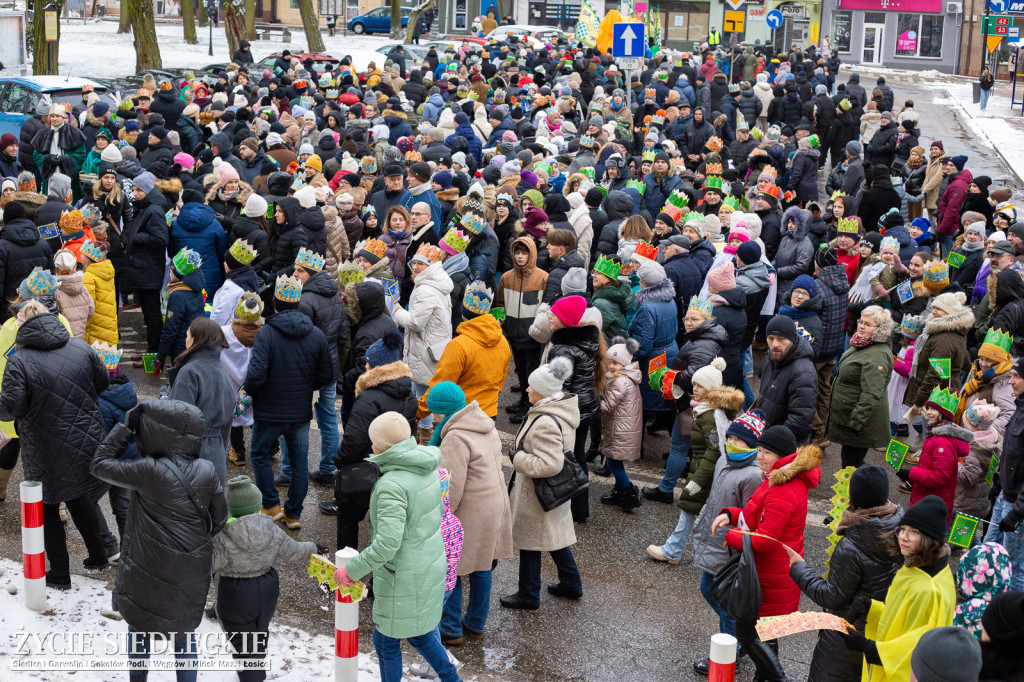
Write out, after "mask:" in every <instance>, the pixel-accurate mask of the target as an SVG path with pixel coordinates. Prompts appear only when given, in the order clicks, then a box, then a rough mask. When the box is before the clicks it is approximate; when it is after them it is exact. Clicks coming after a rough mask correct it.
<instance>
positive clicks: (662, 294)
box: [633, 278, 676, 308]
mask: <svg viewBox="0 0 1024 682" xmlns="http://www.w3.org/2000/svg"><path fill="white" fill-rule="evenodd" d="M675 298H676V287H675V285H674V284H672V280H670V279H668V278H665V279H663V280H661V281H660V282H658V283H657V284H655V285H654V286H650V287H644V288H642V289H640V291H638V292H636V296H635V297H634V299H633V300H634V301H635V302H636V307H637V308H639V307H640V306H642V305H643V304H644V303H662V302H665V301H674V300H675Z"/></svg>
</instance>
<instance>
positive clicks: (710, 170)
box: [704, 162, 722, 176]
mask: <svg viewBox="0 0 1024 682" xmlns="http://www.w3.org/2000/svg"><path fill="white" fill-rule="evenodd" d="M721 174H722V164H721V163H717V162H709V163H706V164H704V175H708V176H711V175H721Z"/></svg>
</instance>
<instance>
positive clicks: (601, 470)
mask: <svg viewBox="0 0 1024 682" xmlns="http://www.w3.org/2000/svg"><path fill="white" fill-rule="evenodd" d="M594 475H595V476H605V477H608V476H611V475H612V470H611V469H609V468H608V462H607V461H605V463H604V464H602V465H601V466H600V467H598V468H597V469H594Z"/></svg>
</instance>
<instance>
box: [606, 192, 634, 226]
mask: <svg viewBox="0 0 1024 682" xmlns="http://www.w3.org/2000/svg"><path fill="white" fill-rule="evenodd" d="M603 206H604V212H605V213H607V214H608V220H610V221H611V220H623V219H625V218H628V217H629V216H631V215H632V214H633V199H632V198H631V197H630V196H629V195H628V194H626V193H625V192H624V191H622V190H618V189H615V190H612V191H611V192H608V196H607V197H605V200H604V204H603Z"/></svg>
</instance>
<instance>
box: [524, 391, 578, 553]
mask: <svg viewBox="0 0 1024 682" xmlns="http://www.w3.org/2000/svg"><path fill="white" fill-rule="evenodd" d="M576 405H577V400H576V396H575V395H572V394H562V393H556V394H555V395H554V396H551V397H550V398H544V399H542V400H539V401H537V403H535V404H534V405H533V406H532V407H531V408H530V411H529V412H527V413H526V419H525V420H524V421H523V424H522V425H521V426H520V427H519V432H518V433H517V434H516V438H515V441H514V442H513V445H512V453H511V459H512V467H513V468H514V469H515V482H514V483H513V484H512V489H511V492H510V493H509V501H510V503H511V507H512V546H513V547H514V548H515V549H519V550H524V549H525V550H532V551H537V552H553V551H555V550H558V549H564V548H566V547H569V546H571V545H574V544H576V532H575V530H574V529H573V525H572V512H571V509H570V505H568V504H562V505H560V506H558V507H555V508H554V509H552V510H551V511H548V512H546V511H544V508H543V507H541V506H540V501H539V500H538V499H537V494H536V492H534V479H536V478H547V477H549V476H554V475H555V474H557V473H559V472H560V471H561V470H562V466H563V464H564V461H565V453H572V451H573V448H574V447H575V443H576V429H577V428H578V427H579V425H580V417H579V410H578V409H577V407H576Z"/></svg>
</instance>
